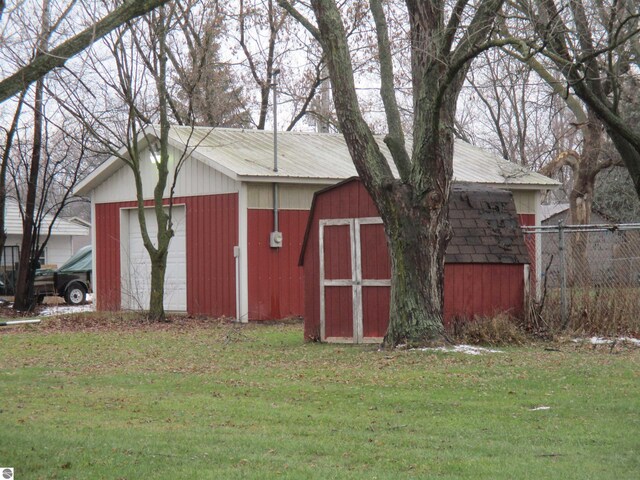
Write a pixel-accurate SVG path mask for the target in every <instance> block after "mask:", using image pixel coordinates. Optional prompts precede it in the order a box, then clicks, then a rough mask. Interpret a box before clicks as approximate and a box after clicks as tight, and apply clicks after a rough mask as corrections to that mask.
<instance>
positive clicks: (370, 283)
mask: <svg viewBox="0 0 640 480" xmlns="http://www.w3.org/2000/svg"><path fill="white" fill-rule="evenodd" d="M379 224H382V219H381V218H380V217H362V218H338V219H325V220H320V221H319V229H318V241H319V242H318V243H319V250H320V251H319V256H320V258H319V260H320V339H321V340H322V341H323V342H324V341H327V340H329V341H331V342H339V343H344V342H348V341H349V339H346V338H344V337H331V338H329V339H328V338H327V336H326V311H325V310H326V299H325V288H326V287H352V298H353V303H352V309H353V310H352V311H353V338H352V339H350V340H351V342H353V343H369V342H371V341H378V340H379V339H378V338H376V339H369V338H364V322H363V307H362V287H390V286H391V279H389V280H383V279H366V280H363V279H362V242H361V237H360V228H361V226H362V225H379ZM341 225H348V226H349V242H350V247H351V279H346V278H345V279H326V278H325V269H324V260H325V255H324V229H325V227H331V226H341Z"/></svg>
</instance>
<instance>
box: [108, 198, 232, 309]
mask: <svg viewBox="0 0 640 480" xmlns="http://www.w3.org/2000/svg"><path fill="white" fill-rule="evenodd" d="M174 203H175V204H180V205H185V206H186V215H187V231H186V242H187V311H188V312H189V313H190V314H206V315H211V316H229V317H231V316H235V314H236V307H235V295H236V289H235V285H236V281H235V259H234V257H233V247H234V246H235V245H237V244H238V195H237V194H224V195H207V196H197V197H179V198H175V199H174ZM152 204H153V203H152V202H151V201H147V202H145V205H147V206H151V205H152ZM135 205H136V204H135V202H118V203H108V204H97V205H96V218H95V225H96V252H95V255H96V270H97V271H96V272H95V274H96V278H97V292H96V297H97V309H98V310H118V309H120V305H121V300H120V291H121V284H120V210H121V209H123V208H133V207H135Z"/></svg>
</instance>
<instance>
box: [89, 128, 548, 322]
mask: <svg viewBox="0 0 640 480" xmlns="http://www.w3.org/2000/svg"><path fill="white" fill-rule="evenodd" d="M146 134H147V137H141V140H140V142H139V150H140V152H141V156H142V162H141V165H142V172H141V175H142V183H143V191H144V198H145V202H146V203H145V205H146V206H147V207H150V206H152V202H151V199H152V198H153V188H154V185H155V182H156V178H157V171H156V169H155V166H154V164H153V159H152V156H151V154H150V150H149V143H152V144H153V143H154V142H156V141H157V136H156V135H155V133H154V130H153V127H148V128H147V130H146ZM169 143H170V158H171V162H172V165H171V166H170V169H173V167H174V166H175V165H177V163H178V162H179V161H180V159H182V158H184V162H183V163H182V164H181V170H180V175H179V176H178V178H177V179H176V181H175V190H174V195H175V198H174V204H175V205H177V206H178V208H177V210H176V212H177V213H176V227H177V230H178V232H179V233H180V235H181V236H179V237H178V238H174V239H173V242H172V245H171V259H172V262H174V264H173V265H171V266H170V272H169V273H168V274H167V281H168V283H167V288H166V290H165V292H166V300H167V304H166V305H165V307H166V308H167V310H177V311H186V312H188V313H190V314H194V315H200V314H202V315H210V316H225V317H233V318H237V319H239V320H241V321H248V320H270V319H281V318H287V317H292V316H301V315H303V313H304V301H305V286H304V276H303V270H302V268H301V267H299V266H298V259H299V256H300V251H301V248H302V243H303V240H304V233H305V228H306V225H307V221H308V219H309V211H310V208H311V203H312V200H313V195H314V193H315V192H317V191H319V190H321V189H324V188H326V187H328V186H330V185H335V184H337V183H338V182H341V181H343V180H345V179H347V178H350V177H353V176H354V175H356V171H355V168H354V166H353V162H352V161H351V157H350V155H349V151H348V148H347V146H346V144H345V141H344V138H343V137H342V135H334V134H316V133H293V132H282V133H281V134H279V135H278V171H277V172H275V171H274V169H273V135H272V133H271V132H264V131H255V130H253V131H252V130H239V129H224V128H220V129H219V128H216V129H212V128H205V127H197V128H195V129H191V128H190V127H172V128H171V131H170V134H169ZM379 144H380V148H381V151H382V152H384V153H385V154H386V155H389V154H388V150H387V148H386V146H385V144H384V142H383V137H379ZM453 170H454V180H455V181H456V182H472V183H476V184H482V185H487V186H494V187H495V186H498V187H501V188H506V189H508V190H510V191H511V192H512V194H513V198H514V200H515V204H516V210H517V213H518V217H519V219H520V221H521V222H522V224H526V225H535V224H537V223H539V222H538V215H537V209H538V206H539V203H540V198H541V192H543V191H545V190H548V189H550V188H555V187H556V186H557V182H555V181H553V180H551V179H549V178H547V177H544V176H542V175H538V174H536V173H533V172H530V171H528V170H526V169H524V168H522V167H521V166H518V165H515V164H512V163H510V162H508V161H506V160H504V159H501V158H499V157H497V156H495V155H493V154H491V153H488V152H486V151H484V150H482V149H479V148H476V147H474V146H472V145H469V144H468V143H465V142H461V141H457V142H456V144H455V149H454V160H453ZM173 180H174V179H173V178H172V176H171V175H170V178H169V184H171V183H173ZM76 193H77V194H79V195H84V196H88V197H91V204H92V222H93V226H94V228H93V231H92V232H93V245H94V252H95V255H94V262H95V264H94V272H95V275H94V291H95V296H96V303H97V308H98V309H99V310H118V309H122V308H125V309H140V308H148V306H147V299H148V294H149V292H148V281H146V280H144V279H145V277H146V276H148V274H147V273H146V272H147V270H145V269H148V263H145V262H146V260H142V259H144V258H145V256H146V251H145V250H144V248H143V247H142V246H141V242H140V238H139V230H137V225H136V215H135V214H132V213H130V212H131V210H132V209H134V208H135V206H136V201H135V200H136V196H135V184H134V180H133V175H132V173H131V171H130V170H129V167H127V166H126V165H125V164H124V162H122V160H120V159H119V158H116V157H112V158H110V159H109V160H107V161H106V162H105V163H104V164H103V165H101V166H100V167H98V168H97V169H96V170H95V171H94V172H93V173H92V174H90V175H89V176H88V177H87V178H85V179H84V180H83V181H82V182H81V184H80V185H79V186H78V188H77V189H76ZM166 197H168V188H167V193H166ZM274 200H275V201H274ZM166 201H167V200H165V202H166ZM375 216H377V215H375ZM152 217H153V215H149V217H148V218H152ZM370 228H380V229H381V226H379V227H373V226H372V227H370ZM276 231H277V232H279V234H280V235H274V232H276ZM280 239H281V241H279V240H280ZM140 262H142V263H140Z"/></svg>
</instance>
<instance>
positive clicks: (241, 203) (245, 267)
mask: <svg viewBox="0 0 640 480" xmlns="http://www.w3.org/2000/svg"><path fill="white" fill-rule="evenodd" d="M248 204H249V202H248V198H247V184H246V183H245V182H240V185H239V186H238V247H240V268H239V270H240V279H239V281H237V280H238V279H236V284H238V285H240V291H236V295H239V296H240V298H239V299H237V302H236V303H237V304H238V305H240V312H236V316H237V317H238V318H237V320H238V321H239V322H242V323H247V322H248V321H249V259H248V256H249V255H248V243H249V234H248V221H247V208H248Z"/></svg>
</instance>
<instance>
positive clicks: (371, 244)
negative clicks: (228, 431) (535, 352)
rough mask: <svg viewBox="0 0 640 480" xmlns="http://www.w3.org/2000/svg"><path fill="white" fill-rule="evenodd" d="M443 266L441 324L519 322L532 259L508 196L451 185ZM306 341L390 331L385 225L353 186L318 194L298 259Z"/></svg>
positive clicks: (375, 336) (362, 339) (374, 336)
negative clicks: (509, 318) (507, 318)
mask: <svg viewBox="0 0 640 480" xmlns="http://www.w3.org/2000/svg"><path fill="white" fill-rule="evenodd" d="M449 215H450V222H451V227H452V230H453V237H452V239H451V242H450V244H449V247H448V249H447V254H446V258H445V262H446V263H445V272H444V277H445V288H444V303H445V305H444V315H445V324H447V323H449V322H452V321H454V320H456V319H464V320H469V319H473V318H474V317H477V316H492V315H495V314H497V313H503V312H504V313H507V314H509V315H513V316H516V317H517V316H520V315H522V312H523V308H524V297H525V277H526V275H527V272H528V268H527V266H528V264H529V263H530V260H529V252H528V250H527V247H526V246H525V243H524V238H523V235H522V231H521V229H520V225H519V222H518V218H517V214H516V210H515V205H514V202H513V197H512V194H511V193H510V192H508V191H505V190H498V189H491V188H487V187H481V186H478V185H456V186H454V187H453V191H452V193H451V200H450V203H449ZM300 264H301V265H304V273H305V292H306V298H305V313H304V319H305V338H306V339H309V340H322V341H328V342H348V343H368V342H375V343H378V342H380V341H381V340H382V337H384V335H385V333H386V331H387V325H388V323H389V301H390V291H391V289H390V286H391V281H390V278H391V271H390V260H389V254H388V250H387V244H386V239H385V234H384V228H383V225H382V221H381V219H380V218H379V216H378V212H377V210H376V207H375V205H374V203H373V201H372V200H371V197H370V196H369V194H368V193H367V191H366V190H365V188H364V187H363V186H362V183H361V182H360V181H359V180H358V179H351V180H348V181H346V182H343V183H340V184H338V185H336V186H333V187H329V188H327V189H325V190H323V191H321V192H318V193H317V194H316V196H315V198H314V201H313V206H312V208H311V214H310V217H309V224H308V226H307V231H306V235H305V243H304V246H303V250H302V253H301V256H300Z"/></svg>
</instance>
